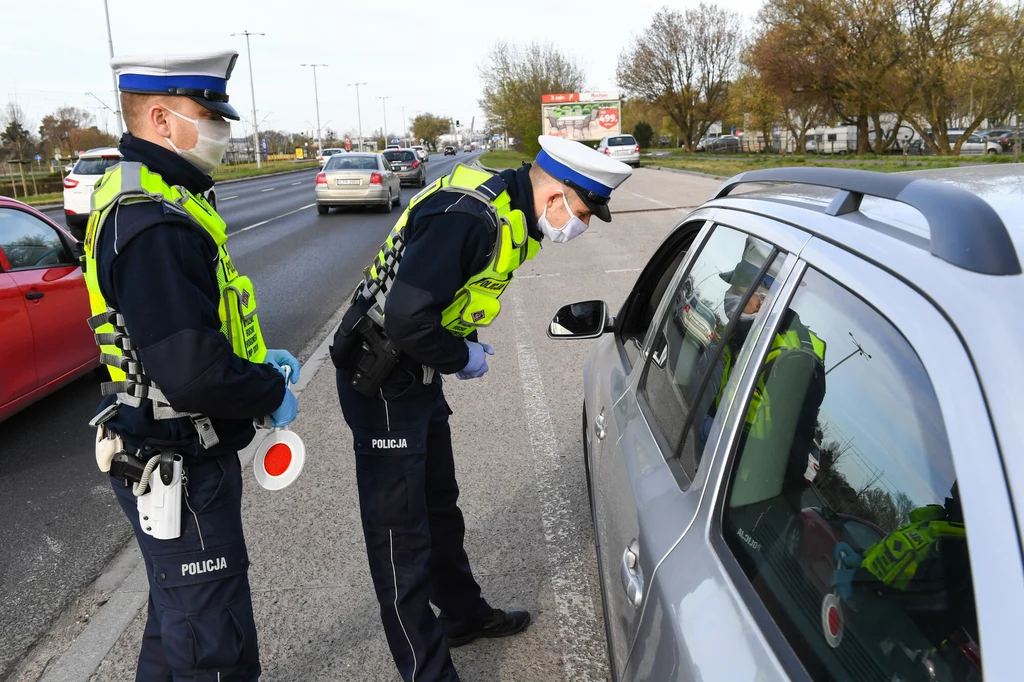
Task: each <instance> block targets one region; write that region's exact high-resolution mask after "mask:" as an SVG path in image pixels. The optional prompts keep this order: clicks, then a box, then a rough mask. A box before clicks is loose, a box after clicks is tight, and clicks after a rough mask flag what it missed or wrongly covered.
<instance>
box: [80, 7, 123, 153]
mask: <svg viewBox="0 0 1024 682" xmlns="http://www.w3.org/2000/svg"><path fill="white" fill-rule="evenodd" d="M103 12H104V14H106V15H107V47H108V48H109V50H110V58H111V59H113V58H114V36H113V34H112V33H111V32H110V8H109V7H107V0H103ZM110 77H111V78H112V79H113V81H114V106H116V107H117V111H115V112H114V115H115V117H116V118H117V130H118V132H119V133H120V134H121V135H124V122H123V121H122V120H121V105H120V102H121V98H120V97H119V96H118V94H117V74H116V73H114V70H113V69H111V70H110ZM86 94H88V93H86ZM97 99H99V98H98V97H97ZM104 106H106V105H104ZM107 108H108V109H109V107H107Z"/></svg>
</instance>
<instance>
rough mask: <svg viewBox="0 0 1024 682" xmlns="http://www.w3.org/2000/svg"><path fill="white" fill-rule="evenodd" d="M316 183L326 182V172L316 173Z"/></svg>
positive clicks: (322, 183) (324, 183)
mask: <svg viewBox="0 0 1024 682" xmlns="http://www.w3.org/2000/svg"><path fill="white" fill-rule="evenodd" d="M316 184H318V185H326V184H327V173H317V174H316Z"/></svg>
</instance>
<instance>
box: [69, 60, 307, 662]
mask: <svg viewBox="0 0 1024 682" xmlns="http://www.w3.org/2000/svg"><path fill="white" fill-rule="evenodd" d="M237 57H238V54H237V53H236V52H223V53H216V54H205V55H195V56H188V57H175V56H154V57H144V58H134V59H133V58H118V59H114V60H112V61H111V66H112V67H113V68H114V69H115V71H116V72H117V74H118V86H119V88H120V90H121V109H122V111H123V112H124V118H125V122H126V123H127V124H128V130H129V132H128V133H127V134H125V136H124V137H123V138H121V144H120V150H121V154H122V155H123V156H124V160H123V161H122V162H121V163H120V164H118V165H117V166H115V167H113V168H112V169H110V170H108V171H107V173H106V174H105V175H104V176H103V179H102V180H101V181H100V183H99V184H98V185H97V188H96V191H95V193H94V195H93V211H92V214H91V216H90V218H89V226H88V229H87V233H86V244H85V254H86V255H85V273H86V283H87V286H88V288H89V298H90V303H91V306H92V314H93V317H91V318H90V319H89V324H90V326H91V327H92V328H93V329H94V331H95V332H96V341H97V343H98V344H100V346H101V350H102V359H103V362H104V363H105V364H106V365H108V367H109V368H110V373H111V377H112V379H113V381H112V382H110V383H106V384H104V385H103V394H104V396H105V398H104V400H103V402H102V403H101V405H100V411H99V414H97V416H96V419H94V420H93V422H92V424H93V425H94V426H97V427H98V429H99V433H98V436H97V438H98V440H97V448H96V455H97V461H98V463H99V465H100V469H101V470H103V471H109V472H110V482H111V484H112V485H113V488H114V492H115V493H116V495H117V499H118V501H119V502H120V503H121V506H122V507H123V508H124V512H125V514H126V515H127V516H128V519H129V520H130V521H131V522H132V526H133V527H134V529H135V536H136V538H137V539H138V541H139V547H140V548H141V550H142V554H143V557H144V558H145V561H146V573H147V575H148V576H149V588H150V589H149V615H148V620H147V622H146V629H145V634H144V636H143V641H142V651H141V653H140V654H139V663H138V670H137V673H136V679H137V680H139V681H140V682H143V681H144V682H163V681H166V682H171V680H174V681H175V682H179V681H180V682H184V681H186V680H194V681H195V682H199V681H201V680H220V681H221V682H229V681H248V680H256V679H258V678H259V675H260V663H259V651H258V649H257V644H256V626H255V623H254V622H253V614H252V599H251V595H250V591H249V580H248V576H247V572H248V567H249V558H248V555H247V553H246V549H245V539H244V537H243V536H242V521H241V495H242V479H241V471H240V466H239V461H238V450H240V449H241V448H243V447H245V446H246V445H247V444H248V443H249V442H250V441H251V440H252V439H253V436H254V433H255V432H254V426H253V420H254V419H256V418H261V419H262V418H263V417H265V416H267V415H270V416H271V421H272V423H273V424H274V425H275V426H283V425H285V424H287V423H288V422H290V421H291V420H292V419H294V418H295V413H296V409H297V403H296V401H295V397H294V396H293V395H292V393H291V391H290V390H289V389H288V388H287V386H286V385H285V379H284V374H285V370H284V369H283V368H284V367H285V366H288V367H290V368H291V378H292V381H296V380H297V379H298V370H299V364H298V362H297V361H296V360H295V358H294V357H292V356H291V354H289V353H288V352H287V351H281V350H277V351H275V350H270V351H268V350H267V348H266V346H265V345H264V343H263V337H262V335H261V333H260V327H259V321H258V318H257V317H256V295H255V293H254V291H253V288H252V283H251V282H250V281H249V279H248V278H246V277H244V276H241V275H240V274H239V273H238V272H237V271H236V270H235V267H234V265H233V264H232V262H231V257H230V256H229V255H228V252H227V249H226V247H225V242H226V240H227V235H226V234H225V231H224V229H225V225H224V221H223V219H221V217H220V216H219V215H217V212H216V211H215V210H214V208H213V206H211V205H210V204H209V203H208V202H207V200H206V199H205V198H204V196H203V194H204V193H205V192H207V191H208V190H209V189H210V188H212V187H213V180H212V179H211V178H210V177H209V175H208V173H210V171H212V170H213V168H214V167H215V166H217V164H219V163H220V160H221V157H222V156H223V154H224V149H225V147H226V146H227V142H228V138H229V133H230V124H229V123H228V122H227V121H225V120H224V119H225V118H229V119H233V120H238V113H237V112H236V111H235V109H234V108H233V107H232V106H231V105H230V104H228V96H227V94H226V88H227V80H228V78H229V77H230V75H231V69H232V67H233V66H234V64H235V60H236V59H237Z"/></svg>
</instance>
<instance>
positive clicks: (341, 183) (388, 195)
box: [316, 153, 402, 215]
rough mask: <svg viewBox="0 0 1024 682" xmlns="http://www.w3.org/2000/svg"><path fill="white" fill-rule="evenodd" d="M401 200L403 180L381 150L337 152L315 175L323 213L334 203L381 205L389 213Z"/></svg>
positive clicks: (317, 197)
mask: <svg viewBox="0 0 1024 682" xmlns="http://www.w3.org/2000/svg"><path fill="white" fill-rule="evenodd" d="M401 203H402V185H401V181H400V180H399V177H398V174H397V173H395V171H394V170H393V169H392V168H391V164H389V163H388V160H387V159H385V158H384V157H383V156H381V155H380V154H368V153H353V154H336V155H334V156H332V157H331V158H330V159H329V160H328V161H327V165H326V166H324V169H323V170H322V171H321V172H320V173H318V174H317V176H316V210H317V213H319V214H320V215H325V214H326V213H327V212H328V211H330V210H331V207H332V206H379V207H380V210H381V212H382V213H389V212H390V211H391V208H392V206H400V205H401Z"/></svg>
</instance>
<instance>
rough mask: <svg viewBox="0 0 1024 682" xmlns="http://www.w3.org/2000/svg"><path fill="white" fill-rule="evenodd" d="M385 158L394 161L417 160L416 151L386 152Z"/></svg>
mask: <svg viewBox="0 0 1024 682" xmlns="http://www.w3.org/2000/svg"><path fill="white" fill-rule="evenodd" d="M384 158H385V159H387V160H388V161H390V162H392V163H393V162H395V161H415V160H416V152H399V151H393V152H384Z"/></svg>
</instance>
